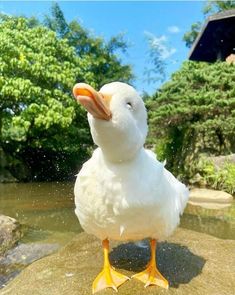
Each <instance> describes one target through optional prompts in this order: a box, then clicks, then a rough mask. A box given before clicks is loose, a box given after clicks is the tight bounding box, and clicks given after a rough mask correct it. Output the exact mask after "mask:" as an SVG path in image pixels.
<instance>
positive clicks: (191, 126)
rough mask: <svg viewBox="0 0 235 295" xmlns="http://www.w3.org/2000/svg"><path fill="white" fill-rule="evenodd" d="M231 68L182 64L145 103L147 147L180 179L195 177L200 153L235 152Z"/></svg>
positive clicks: (234, 78)
mask: <svg viewBox="0 0 235 295" xmlns="http://www.w3.org/2000/svg"><path fill="white" fill-rule="evenodd" d="M234 67H235V66H234V65H229V64H227V63H223V62H217V63H213V64H208V63H202V62H197V63H196V62H184V64H183V66H182V68H181V69H180V70H179V71H177V72H175V73H174V74H173V75H172V78H171V80H170V81H169V82H167V83H165V84H164V85H163V86H162V88H161V89H160V90H159V91H158V92H157V93H156V94H155V95H154V97H153V98H152V99H151V100H149V101H148V108H149V114H150V119H149V122H150V136H149V143H151V144H153V145H156V151H157V154H158V156H160V158H161V159H162V160H164V159H165V158H166V159H167V161H168V167H169V168H171V169H172V170H173V171H174V172H175V173H177V174H178V175H181V176H182V177H183V178H188V179H190V178H191V179H192V178H193V177H194V176H195V174H196V173H197V164H198V162H199V159H200V157H201V156H202V155H204V156H212V155H214V156H218V155H227V154H230V153H234V152H235V138H234V133H235V98H234V97H235V70H234V69H235V68H234Z"/></svg>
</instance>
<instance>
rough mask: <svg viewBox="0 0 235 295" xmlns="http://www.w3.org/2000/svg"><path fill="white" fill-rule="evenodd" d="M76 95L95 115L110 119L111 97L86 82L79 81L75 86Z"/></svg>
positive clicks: (99, 117)
mask: <svg viewBox="0 0 235 295" xmlns="http://www.w3.org/2000/svg"><path fill="white" fill-rule="evenodd" d="M73 95H74V97H75V98H76V99H77V100H78V101H79V102H80V103H81V105H82V106H84V108H85V109H86V110H87V111H88V112H89V113H90V114H91V115H92V116H93V117H94V118H97V119H102V120H107V121H108V120H110V119H111V117H112V115H111V112H110V109H109V103H108V101H109V100H110V98H108V97H107V99H106V97H105V96H104V95H102V94H101V93H100V92H97V91H96V90H95V89H94V88H92V87H91V86H90V85H88V84H86V83H78V84H76V85H75V86H74V87H73Z"/></svg>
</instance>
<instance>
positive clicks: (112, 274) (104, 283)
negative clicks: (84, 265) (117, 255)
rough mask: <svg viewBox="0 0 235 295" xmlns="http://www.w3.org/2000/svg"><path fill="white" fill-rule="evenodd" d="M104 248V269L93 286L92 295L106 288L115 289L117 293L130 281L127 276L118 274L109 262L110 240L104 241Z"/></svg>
mask: <svg viewBox="0 0 235 295" xmlns="http://www.w3.org/2000/svg"><path fill="white" fill-rule="evenodd" d="M102 246H103V250H104V267H103V270H102V271H101V272H100V273H99V274H98V276H97V277H96V279H95V280H94V282H93V284H92V294H94V293H96V292H98V291H100V290H103V289H106V288H113V289H114V290H115V291H116V292H117V288H118V287H119V286H120V285H122V284H123V283H125V281H127V280H129V278H128V277H127V276H124V275H122V274H120V273H118V272H117V271H115V270H114V268H113V267H112V266H111V264H110V261H109V241H108V239H106V240H103V242H102Z"/></svg>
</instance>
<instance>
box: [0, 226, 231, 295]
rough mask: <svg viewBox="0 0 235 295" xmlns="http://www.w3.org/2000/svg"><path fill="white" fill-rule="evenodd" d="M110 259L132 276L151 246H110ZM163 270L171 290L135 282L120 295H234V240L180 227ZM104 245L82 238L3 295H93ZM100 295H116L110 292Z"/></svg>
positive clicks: (161, 252) (163, 254) (166, 247)
mask: <svg viewBox="0 0 235 295" xmlns="http://www.w3.org/2000/svg"><path fill="white" fill-rule="evenodd" d="M111 245H112V251H111V253H110V258H111V261H112V263H113V265H114V266H115V267H116V268H117V269H118V270H119V271H120V272H122V273H124V274H127V275H129V276H131V275H132V274H134V273H136V272H138V271H140V270H142V269H143V268H144V267H145V265H146V263H147V261H148V259H149V248H148V247H139V245H136V244H133V243H126V244H123V243H122V244H120V243H111ZM157 260H158V265H159V269H160V270H161V272H162V273H163V275H164V276H165V277H166V278H167V279H168V280H169V282H170V289H169V290H165V289H162V288H160V287H155V286H154V287H149V288H147V289H145V288H144V285H143V284H142V283H141V282H139V281H137V280H134V279H132V280H130V281H128V282H126V283H125V284H124V285H122V286H121V287H120V288H119V294H121V295H122V294H123V295H133V294H135V295H144V294H152V295H153V294H154V295H157V294H167V295H169V294H180V295H188V294H190V295H194V294H195V295H200V294H206V295H217V294H218V295H233V294H234V290H235V281H234V280H233V278H234V275H235V264H234V261H235V241H233V240H221V239H217V238H215V237H212V236H210V235H206V234H201V233H197V232H194V231H190V230H185V229H178V230H177V231H176V232H175V234H174V235H173V236H172V237H171V238H170V239H169V240H168V241H167V242H161V243H159V247H158V250H157ZM102 263H103V255H102V249H101V243H100V241H99V240H97V239H96V238H95V237H93V236H89V235H87V234H86V233H82V234H79V235H78V236H77V237H76V238H75V239H74V240H72V241H71V242H70V243H69V244H68V245H67V246H65V247H64V248H63V249H61V250H60V251H59V252H57V253H56V254H53V255H51V256H48V257H45V258H43V259H41V260H39V261H36V262H34V263H33V264H31V265H30V266H29V267H27V268H26V269H25V270H23V271H22V272H21V273H20V274H19V276H17V277H16V278H15V279H14V280H13V281H12V282H10V284H9V285H8V286H6V287H5V288H4V289H2V290H1V292H0V294H1V295H8V294H12V295H22V294H24V295H31V294H40V295H44V294H45V295H47V294H53V295H62V294H69V295H73V294H74V295H75V294H79V295H89V294H91V284H92V281H93V280H94V278H95V277H96V275H97V274H98V273H99V271H100V270H101V267H102ZM97 294H100V295H105V294H115V292H114V291H113V290H111V289H109V290H105V291H101V292H99V293H97Z"/></svg>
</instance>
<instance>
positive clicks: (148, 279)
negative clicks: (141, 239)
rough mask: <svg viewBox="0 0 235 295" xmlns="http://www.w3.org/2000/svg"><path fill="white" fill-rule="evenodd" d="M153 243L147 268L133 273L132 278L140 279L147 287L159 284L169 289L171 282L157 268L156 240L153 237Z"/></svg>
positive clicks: (151, 243)
mask: <svg viewBox="0 0 235 295" xmlns="http://www.w3.org/2000/svg"><path fill="white" fill-rule="evenodd" d="M150 245H151V259H150V261H149V263H148V265H147V268H146V269H145V270H144V271H142V272H140V273H137V274H136V275H133V276H132V278H135V279H138V280H140V281H141V282H143V283H144V284H145V287H148V286H150V285H157V286H160V287H162V288H165V289H168V288H169V283H168V281H167V280H166V279H165V278H164V277H163V275H162V274H161V273H160V271H159V270H158V269H157V265H156V240H155V239H153V240H151V242H150Z"/></svg>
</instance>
